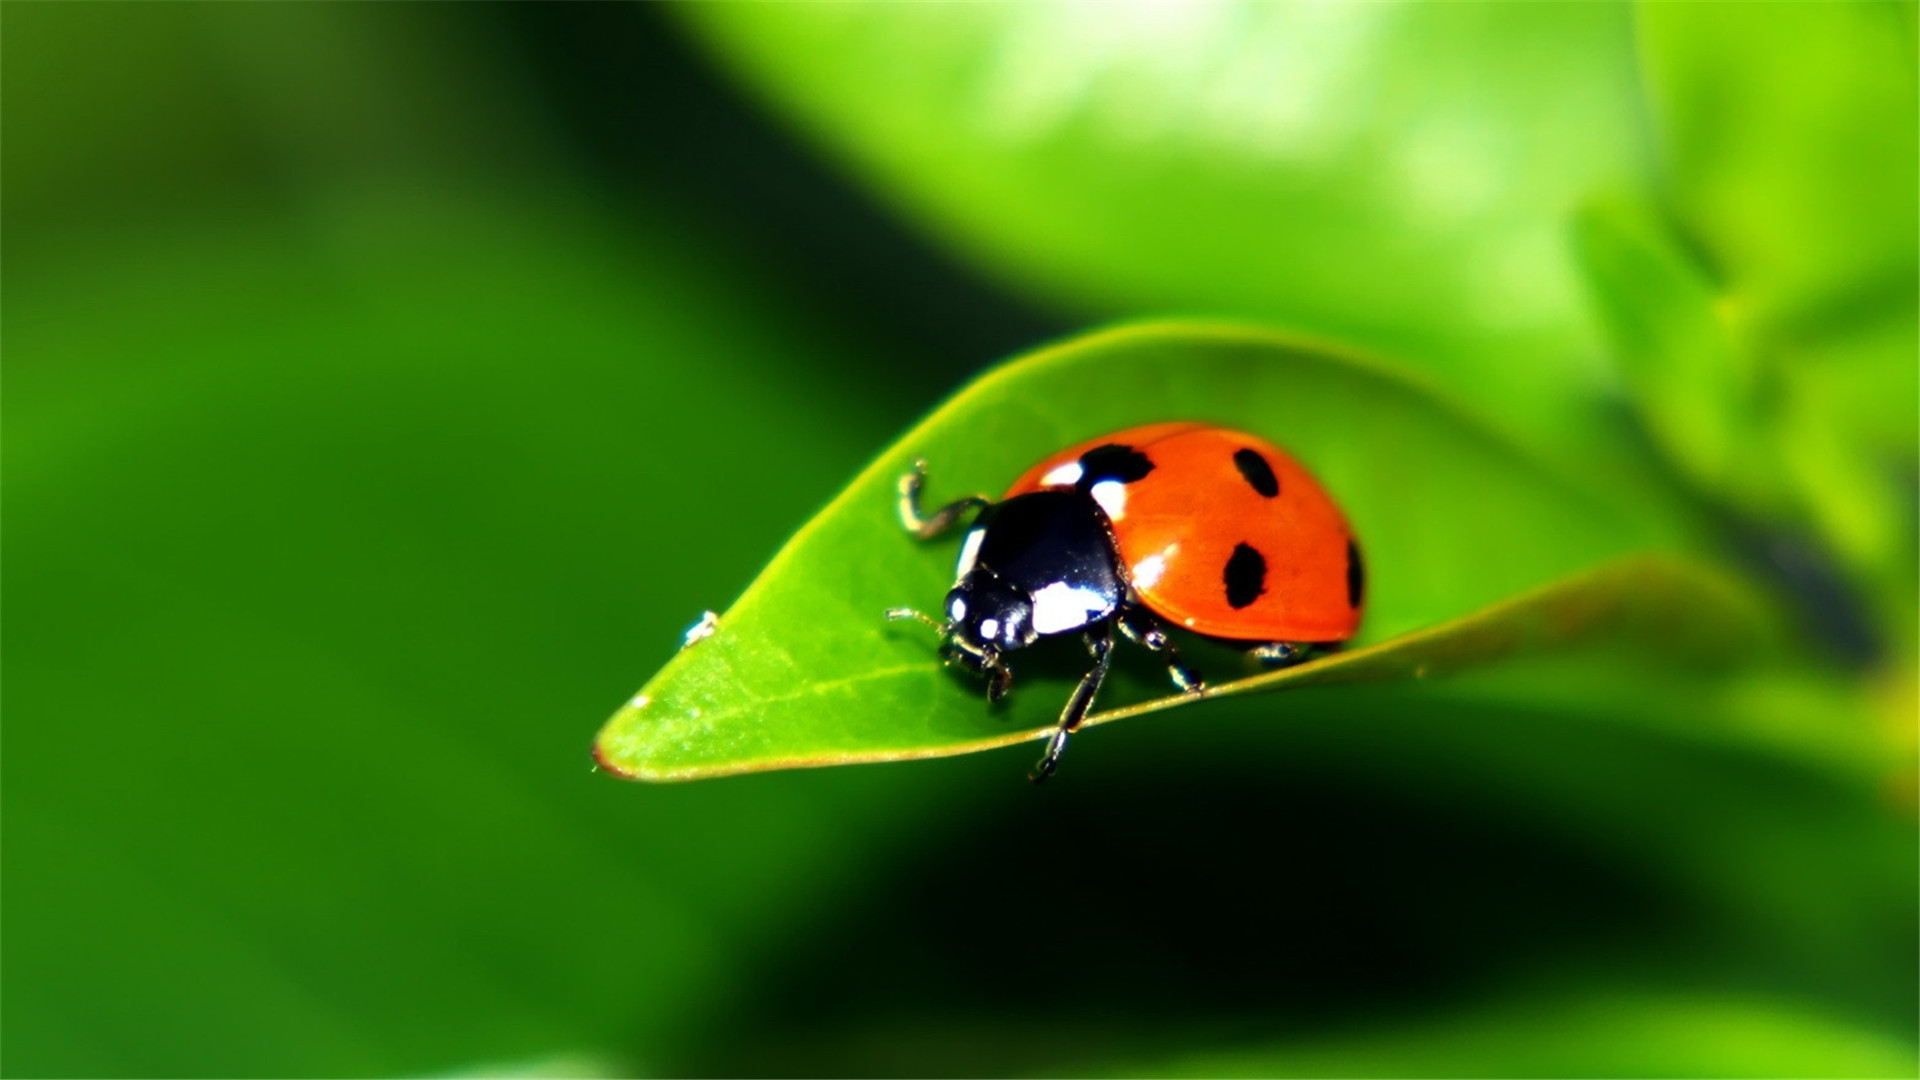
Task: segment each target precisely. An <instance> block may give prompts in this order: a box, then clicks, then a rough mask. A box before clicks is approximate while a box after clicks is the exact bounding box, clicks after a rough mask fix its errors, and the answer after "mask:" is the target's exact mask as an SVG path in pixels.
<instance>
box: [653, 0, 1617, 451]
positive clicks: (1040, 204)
mask: <svg viewBox="0 0 1920 1080" xmlns="http://www.w3.org/2000/svg"><path fill="white" fill-rule="evenodd" d="M678 10H679V12H680V13H681V15H682V16H683V17H684V18H685V19H686V20H687V21H688V22H689V23H690V24H691V25H692V26H693V28H694V29H695V30H696V31H698V32H699V34H700V36H701V37H702V38H703V39H704V40H705V41H706V42H707V43H708V44H710V45H711V47H712V48H713V49H714V50H715V51H716V52H717V53H718V54H719V56H720V57H721V58H722V59H723V60H724V61H726V62H727V63H728V64H729V66H731V67H732V68H733V69H734V70H735V71H736V72H738V73H739V74H740V76H741V77H742V78H743V80H745V81H746V82H748V83H749V84H751V85H753V86H754V87H755V88H757V89H758V90H760V91H761V92H762V93H763V94H764V96H766V97H767V98H768V99H769V100H771V101H772V102H773V103H774V104H775V105H777V106H779V107H781V108H782V109H784V110H785V111H786V112H787V114H788V115H789V116H791V117H792V118H794V119H795V120H796V121H797V122H798V124H799V125H800V126H801V127H802V128H803V129H804V130H805V131H806V132H807V134H809V135H811V136H812V137H814V138H815V139H816V140H818V141H819V142H821V143H822V144H824V145H825V147H826V148H827V149H828V150H830V151H832V152H833V153H835V154H836V155H837V156H839V157H840V158H842V159H843V160H844V161H846V162H847V163H848V164H849V166H850V167H851V168H852V170H853V171H854V172H855V173H856V174H858V175H859V176H860V177H861V178H862V179H864V180H866V181H867V182H868V183H869V185H870V186H871V187H872V188H873V189H875V190H876V191H877V192H878V193H880V194H881V195H883V196H886V197H890V198H891V199H892V200H893V201H894V202H895V203H896V205H898V206H899V207H900V208H901V209H902V210H903V212H905V213H906V214H908V215H909V216H910V217H912V218H913V219H915V220H916V221H918V222H919V223H920V224H922V225H923V226H924V227H925V228H927V229H928V230H929V231H931V232H932V233H934V234H936V235H937V236H939V237H940V238H941V239H943V240H944V241H947V242H948V243H949V244H950V245H951V246H953V247H955V248H957V249H959V250H960V251H961V252H963V253H965V254H967V255H970V256H972V257H973V258H975V259H976V260H977V261H979V262H980V263H982V264H984V265H986V266H988V267H989V268H991V269H993V270H995V271H998V272H999V273H1000V274H1001V275H1002V276H1004V277H1006V278H1008V279H1010V280H1013V281H1015V282H1017V283H1019V284H1020V285H1022V286H1025V287H1028V288H1030V289H1032V290H1034V291H1037V292H1039V293H1041V294H1043V295H1045V296H1048V297H1050V298H1052V299H1054V300H1056V301H1058V302H1061V303H1063V304H1065V305H1067V306H1069V307H1071V308H1073V309H1075V310H1077V311H1081V312H1085V313H1088V314H1093V315H1101V316H1109V317H1111V316H1116V315H1118V316H1131V315H1148V316H1154V315H1159V314H1162V313H1165V312H1168V311H1201V312H1206V313H1209V314H1216V315H1218V314H1228V315H1232V316H1235V317H1254V318H1259V319H1261V320H1262V321H1265V322H1269V323H1271V324H1274V325H1283V326H1289V327H1294V328H1297V329H1300V330H1302V331H1305V332H1309V333H1314V334H1320V335H1326V336H1333V337H1338V338H1340V339H1342V340H1345V341H1349V342H1352V343H1354V344H1356V345H1359V346H1361V347H1364V348H1367V349H1369V350H1372V351H1374V352H1377V353H1380V354H1381V355H1391V356H1394V357H1396V358H1399V359H1401V360H1403V361H1405V362H1408V363H1413V364H1417V365H1420V366H1423V367H1426V368H1428V369H1429V370H1432V371H1433V372H1435V373H1436V374H1438V375H1440V376H1442V377H1443V378H1445V379H1446V380H1448V381H1449V382H1450V383H1452V384H1453V385H1455V386H1456V387H1459V388H1461V389H1463V390H1465V389H1469V388H1470V389H1471V390H1472V392H1473V393H1474V395H1475V398H1476V400H1477V402H1479V403H1480V404H1481V405H1482V406H1483V407H1484V408H1486V409H1488V410H1490V411H1496V412H1498V413H1499V415H1500V417H1501V419H1502V421H1503V422H1505V423H1507V424H1509V425H1511V426H1513V427H1514V428H1515V429H1517V430H1524V431H1525V432H1527V433H1528V435H1529V436H1530V437H1532V438H1534V439H1535V440H1537V441H1539V442H1541V443H1542V444H1546V445H1553V446H1558V447H1584V446H1587V445H1589V443H1590V442H1591V441H1592V440H1593V439H1594V437H1595V434H1596V429H1597V428H1598V427H1599V426H1600V425H1601V424H1602V422H1603V420H1604V418H1603V417H1601V416H1599V415H1598V414H1597V413H1596V412H1595V411H1593V410H1591V404H1592V398H1593V396H1594V395H1595V393H1596V391H1597V390H1598V389H1599V388H1600V386H1601V385H1602V384H1603V380H1604V378H1605V375H1604V373H1603V372H1602V371H1601V370H1600V369H1599V367H1598V366H1597V364H1596V363H1595V353H1596V350H1595V344H1596V343H1595V342H1594V341H1593V339H1592V335H1591V331H1590V329H1589V328H1588V325H1587V323H1586V318H1585V314H1584V311H1583V309H1582V303H1581V298H1580V295H1579V289H1578V285H1577V281H1576V278H1575V276H1574V274H1573V273H1572V271H1571V267H1570V265H1569V263H1568V260H1567V258H1566V252H1565V241H1564V230H1565V222H1566V218H1567V215H1568V214H1569V212H1570V211H1571V209H1572V208H1573V207H1574V206H1575V205H1576V204H1578V203H1579V202H1580V201H1581V200H1583V199H1584V198H1586V197H1587V196H1588V195H1589V194H1590V193H1591V192H1592V191H1594V190H1596V189H1612V188H1614V187H1616V186H1620V185H1623V184H1627V183H1630V182H1632V181H1633V180H1635V179H1636V178H1637V177H1639V176H1640V175H1641V173H1642V171H1643V169H1644V164H1645V162H1644V159H1645V148H1644V138H1643V135H1642V132H1641V120H1640V117H1639V113H1638V89H1637V86H1636V83H1635V76H1636V71H1635V63H1634V57H1633V53H1632V45H1633V39H1632V25H1631V13H1630V9H1629V8H1627V7H1625V6H1623V5H1618V4H1529V5H1517V6H1516V5H1501V4H1476V3H1447V4H1330V5H1314V4H1270V3H1260V2H1244V3H1214V4H1191V5H1189V4H1172V5H1151V4H1134V5H1125V6H1118V7H1116V6H1112V5H1097V4H1096V5H1080V4H871V5H849V4H792V5H775V6H771V7H765V6H740V5H729V4H690V5H684V6H682V7H680V8H679V9H678Z"/></svg>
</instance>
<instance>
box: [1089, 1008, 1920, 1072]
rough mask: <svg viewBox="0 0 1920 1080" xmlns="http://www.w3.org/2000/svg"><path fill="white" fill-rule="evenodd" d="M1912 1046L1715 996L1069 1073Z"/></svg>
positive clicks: (1579, 1068) (1621, 1060)
mask: <svg viewBox="0 0 1920 1080" xmlns="http://www.w3.org/2000/svg"><path fill="white" fill-rule="evenodd" d="M1917 1066H1920V1056H1916V1051H1915V1049H1914V1047H1912V1046H1911V1045H1908V1044H1906V1043H1903V1042H1900V1041H1898V1040H1896V1039H1893V1038H1890V1037H1888V1036H1887V1035H1885V1034H1882V1033H1880V1032H1877V1031H1873V1030H1869V1029H1864V1028H1861V1027H1858V1026H1855V1025H1853V1024H1849V1023H1846V1022H1843V1021H1840V1020H1837V1019H1835V1018H1833V1017H1830V1016H1827V1015H1823V1014H1822V1013H1820V1012H1817V1011H1810V1010H1807V1009H1805V1008H1797V1007H1795V1006H1793V1005H1790V1004H1784V1003H1779V1002H1770V1001H1759V1000H1750V999H1741V998H1734V997H1726V996H1714V995H1693V996H1689V995H1680V994H1675V993H1672V992H1663V993H1634V994H1630V993H1613V994H1602V995H1592V994H1589V995H1585V996H1580V997H1569V996H1567V995H1566V994H1564V993H1562V994H1553V995H1543V996H1541V997H1538V998H1533V999H1529V1000H1523V1001H1512V1002H1506V1003H1503V1004H1500V1005H1497V1006H1493V1007H1490V1008H1484V1009H1481V1010H1479V1011H1477V1012H1470V1013H1466V1014H1463V1015H1459V1016H1453V1017H1449V1018H1447V1019H1445V1020H1442V1021H1437V1022H1435V1021H1428V1022H1425V1023H1410V1024H1406V1025H1404V1026H1401V1027H1397V1028H1394V1027H1375V1028H1370V1029H1368V1030H1367V1031H1366V1032H1365V1033H1364V1034H1362V1035H1358V1036H1353V1035H1348V1036H1344V1037H1342V1036H1333V1037H1329V1038H1324V1039H1315V1040H1303V1041H1301V1042H1299V1043H1295V1044H1290V1045H1284V1046H1274V1047H1271V1048H1269V1049H1265V1050H1249V1051H1243V1052H1239V1053H1203V1054H1195V1055H1186V1056H1179V1057H1170V1058H1167V1059H1165V1060H1161V1061H1155V1062H1152V1063H1150V1064H1148V1063H1141V1062H1127V1063H1125V1064H1121V1065H1118V1066H1111V1065H1110V1066H1105V1067H1103V1066H1102V1065H1100V1064H1092V1065H1090V1066H1089V1067H1085V1068H1081V1069H1077V1070H1074V1071H1072V1072H1070V1073H1061V1074H1060V1075H1073V1076H1142V1077H1145V1076H1193V1077H1235V1076H1248V1077H1260V1076H1355V1077H1370V1076H1433V1077H1456V1076H1457V1077H1498V1076H1593V1077H1634V1076H1646V1077H1694V1076H1699V1077H1711V1076H1782V1077H1796V1076H1836V1077H1846V1076H1889V1077H1892V1076H1912V1075H1913V1074H1914V1071H1915V1068H1916V1067H1917Z"/></svg>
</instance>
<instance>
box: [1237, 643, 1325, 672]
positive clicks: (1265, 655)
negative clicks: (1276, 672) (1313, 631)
mask: <svg viewBox="0 0 1920 1080" xmlns="http://www.w3.org/2000/svg"><path fill="white" fill-rule="evenodd" d="M1309 648H1310V646H1307V645H1301V644H1298V643H1296V642H1291V641H1270V642H1268V643H1266V644H1265V645H1255V646H1254V647H1253V648H1251V649H1248V650H1247V655H1248V656H1251V657H1253V658H1254V659H1255V660H1258V661H1260V662H1261V663H1263V664H1267V665H1268V666H1270V667H1277V668H1280V667H1287V666H1289V665H1292V664H1297V663H1299V662H1300V661H1302V660H1305V659H1306V658H1307V650H1308V649H1309Z"/></svg>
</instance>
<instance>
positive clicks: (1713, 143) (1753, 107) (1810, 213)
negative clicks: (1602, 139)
mask: <svg viewBox="0 0 1920 1080" xmlns="http://www.w3.org/2000/svg"><path fill="white" fill-rule="evenodd" d="M1901 7H1902V5H1900V4H1898V3H1888V2H1883V0H1836V2H1833V3H1822V4H1768V3H1751V2H1748V3H1730V4H1666V3H1649V4H1641V5H1640V6H1639V8H1638V11H1637V15H1638V23H1639V34H1638V39H1639V45H1640V53H1641V56H1642V58H1643V64H1644V69H1645V72H1646V82H1647V87H1648V91H1649V95H1650V99H1651V103H1652V107H1653V112H1654V118H1655V123H1656V126H1657V128H1658V130H1659V133H1660V135H1661V137H1662V138H1661V144H1660V145H1661V153H1662V157H1663V158H1664V161H1663V164H1664V166H1665V169H1664V174H1663V175H1664V177H1665V179H1666V182H1667V187H1668V190H1669V192H1670V195H1671V197H1672V199H1673V201H1674V207H1675V210H1676V212H1677V214H1678V216H1679V218H1680V220H1681V221H1683V222H1684V223H1685V224H1686V226H1687V228H1688V229H1689V230H1690V233H1691V235H1692V236H1693V238H1694V240H1695V241H1696V242H1697V243H1699V244H1700V245H1701V246H1702V247H1703V249H1704V250H1705V251H1706V253H1707V255H1708V257H1709V258H1710V259H1711V260H1712V263H1713V266H1714V268H1715V269H1716V271H1717V272H1718V274H1719V276H1720V278H1721V280H1722V281H1723V282H1724V284H1725V285H1726V287H1727V288H1728V290H1729V291H1730V292H1731V293H1732V295H1733V296H1734V297H1736V298H1737V300H1738V302H1739V303H1740V305H1741V308H1742V311H1743V315H1744V317H1745V318H1748V319H1751V320H1753V321H1754V322H1755V323H1756V324H1758V329H1759V330H1760V331H1761V332H1762V333H1763V334H1765V335H1769V336H1800V337H1804V336H1808V335H1809V334H1810V333H1811V332H1813V331H1816V330H1818V329H1820V328H1822V326H1823V324H1826V323H1830V322H1833V321H1840V322H1846V321H1852V320H1858V319H1860V318H1862V317H1863V316H1867V315H1870V314H1871V310H1872V309H1873V308H1874V307H1876V306H1884V307H1890V308H1895V309H1900V308H1911V306H1912V305H1913V303H1914V296H1915V291H1916V289H1920V245H1916V243H1915V241H1914V237H1915V235H1916V232H1920V200H1917V199H1916V198H1915V194H1916V192H1917V191H1920V111H1917V108H1916V106H1917V104H1920V92H1917V91H1916V86H1915V81H1914V70H1915V56H1914V24H1913V20H1912V15H1911V12H1910V11H1909V12H1904V13H1903V12H1902V10H1901Z"/></svg>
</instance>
